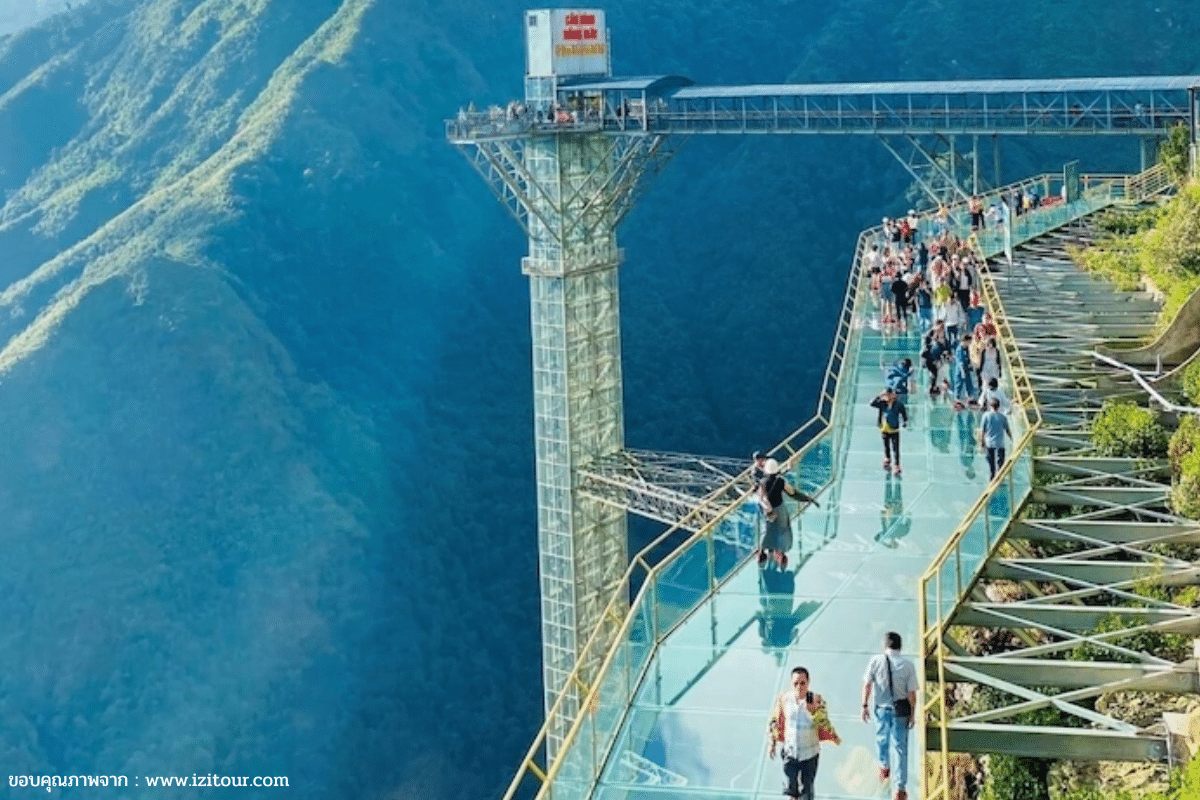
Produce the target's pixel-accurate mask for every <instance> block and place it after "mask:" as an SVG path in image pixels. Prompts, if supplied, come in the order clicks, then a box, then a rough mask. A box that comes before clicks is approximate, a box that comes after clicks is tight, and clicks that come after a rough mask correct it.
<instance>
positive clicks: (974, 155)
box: [879, 134, 998, 208]
mask: <svg viewBox="0 0 1200 800" xmlns="http://www.w3.org/2000/svg"><path fill="white" fill-rule="evenodd" d="M879 141H880V142H882V143H883V146H884V147H885V148H886V149H887V151H888V152H889V153H891V154H892V156H893V157H894V158H895V159H896V160H897V161H899V162H900V164H901V166H903V167H904V169H905V170H906V171H907V172H908V174H909V175H911V176H912V179H913V180H914V181H915V182H916V184H917V186H918V187H920V189H921V191H923V192H924V193H925V196H926V197H928V198H929V200H931V201H932V205H933V207H935V208H937V207H939V206H944V207H946V208H949V207H951V206H952V205H954V204H955V203H957V202H959V201H962V200H966V199H968V198H969V197H970V196H971V195H974V194H980V193H981V192H986V191H988V190H989V189H991V188H992V184H991V183H990V182H988V181H987V180H986V179H984V178H983V176H982V175H981V174H980V170H979V137H978V136H975V137H972V142H971V144H972V148H971V150H970V151H969V154H968V155H964V154H963V153H962V152H961V151H960V150H959V149H958V148H957V147H956V146H955V137H954V136H953V135H943V134H935V135H933V136H926V137H917V136H914V135H912V134H905V135H903V136H885V135H883V134H880V136H879ZM997 158H998V156H997Z"/></svg>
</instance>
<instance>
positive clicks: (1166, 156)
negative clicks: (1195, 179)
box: [1158, 125, 1190, 183]
mask: <svg viewBox="0 0 1200 800" xmlns="http://www.w3.org/2000/svg"><path fill="white" fill-rule="evenodd" d="M1189 145H1190V142H1189V141H1188V127H1187V125H1176V126H1175V127H1173V128H1171V131H1170V133H1168V134H1167V138H1166V139H1163V141H1162V142H1161V143H1160V144H1159V146H1158V162H1159V163H1160V164H1162V165H1163V166H1165V167H1166V168H1167V171H1168V172H1170V173H1171V178H1172V179H1173V180H1174V181H1175V182H1176V183H1183V182H1184V181H1186V180H1187V177H1188V174H1187V173H1188V160H1189V150H1190V146H1189Z"/></svg>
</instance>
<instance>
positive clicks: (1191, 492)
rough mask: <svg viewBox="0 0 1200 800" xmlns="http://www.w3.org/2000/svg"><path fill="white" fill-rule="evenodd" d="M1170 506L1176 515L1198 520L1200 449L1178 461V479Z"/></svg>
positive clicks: (1199, 508)
mask: <svg viewBox="0 0 1200 800" xmlns="http://www.w3.org/2000/svg"><path fill="white" fill-rule="evenodd" d="M1171 505H1172V506H1173V507H1174V508H1175V513H1176V514H1179V515H1181V516H1184V517H1190V518H1191V519H1200V449H1197V450H1193V451H1192V452H1190V453H1188V454H1187V455H1186V456H1184V457H1183V458H1182V459H1180V470H1179V478H1178V479H1177V480H1176V481H1175V488H1174V489H1173V490H1172V492H1171Z"/></svg>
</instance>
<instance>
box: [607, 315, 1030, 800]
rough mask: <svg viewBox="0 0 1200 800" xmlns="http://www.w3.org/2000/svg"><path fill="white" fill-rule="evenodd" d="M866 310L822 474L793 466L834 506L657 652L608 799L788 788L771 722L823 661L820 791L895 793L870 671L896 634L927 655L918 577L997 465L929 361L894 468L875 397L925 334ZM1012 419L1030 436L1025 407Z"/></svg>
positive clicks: (825, 505)
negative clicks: (991, 464) (792, 689)
mask: <svg viewBox="0 0 1200 800" xmlns="http://www.w3.org/2000/svg"><path fill="white" fill-rule="evenodd" d="M859 305H860V310H858V311H856V318H855V320H854V323H853V324H854V326H855V327H856V328H857V330H856V335H857V338H858V342H857V346H856V347H855V346H853V345H852V346H851V349H850V352H849V353H848V358H847V361H846V363H845V364H844V365H843V370H842V374H841V380H840V383H841V385H842V390H841V391H840V393H839V397H838V400H837V402H838V407H837V408H836V411H835V413H834V415H833V420H834V423H833V427H834V430H833V431H832V432H831V435H830V437H829V441H830V442H832V444H831V445H830V446H829V448H828V451H827V453H826V456H825V458H824V462H825V464H824V468H823V471H824V472H825V475H823V476H817V478H816V479H815V480H814V479H813V478H812V476H808V475H806V474H805V463H804V462H803V461H802V462H801V465H800V466H799V468H798V469H797V470H796V471H793V472H792V473H791V474H790V477H791V479H792V482H793V483H794V484H795V483H798V484H799V485H801V486H804V487H806V488H807V487H809V486H812V485H814V484H819V483H824V482H825V481H824V480H822V478H825V477H828V478H829V481H828V484H827V485H826V486H825V488H824V490H823V491H822V493H821V495H820V496H819V498H818V499H819V502H820V503H821V507H820V508H817V507H814V506H809V507H808V508H807V509H806V510H805V511H804V513H803V514H802V515H797V519H794V520H793V531H795V533H796V534H797V535H796V536H795V537H794V538H795V540H796V541H795V542H794V543H793V547H792V551H791V552H790V553H789V564H788V569H787V570H780V569H779V568H778V567H776V566H774V565H770V566H768V567H766V568H762V567H759V566H757V565H756V564H754V563H753V562H752V561H751V562H748V563H747V564H746V565H745V566H743V567H742V568H741V569H739V570H738V571H737V573H736V574H735V575H733V576H732V577H731V578H730V580H729V581H728V582H727V583H726V584H725V585H724V586H723V587H722V588H721V589H720V590H719V591H718V592H717V593H716V594H715V595H714V597H713V598H712V599H711V600H710V601H708V602H707V603H705V604H703V605H702V606H701V607H700V608H699V609H698V610H697V611H696V612H695V613H693V614H692V615H691V616H690V617H689V618H688V619H687V620H686V622H684V623H683V624H682V625H681V626H680V627H679V628H678V629H677V630H675V631H674V632H673V633H672V634H671V635H670V636H669V637H668V638H667V639H666V640H665V641H664V642H663V644H662V645H661V646H660V648H659V650H658V652H657V654H656V655H655V656H654V657H653V660H652V663H651V664H650V668H649V671H648V673H647V677H646V680H645V681H644V683H643V685H642V687H641V689H640V691H639V692H638V694H637V695H636V699H635V701H634V703H633V704H632V707H631V709H630V714H629V716H628V717H627V718H626V721H625V723H624V725H623V728H622V730H621V731H620V733H619V735H618V738H617V741H616V746H615V747H614V749H613V751H612V757H611V758H610V759H609V763H608V765H607V767H606V769H605V772H604V774H603V776H602V778H601V781H600V784H599V787H598V792H597V795H596V796H597V797H599V798H602V800H615V799H616V798H630V799H631V800H633V799H644V800H665V798H667V797H670V798H692V797H694V798H738V799H739V800H743V799H744V798H755V797H779V796H781V793H782V788H783V771H782V767H781V764H780V762H779V761H778V760H771V759H769V758H768V757H767V738H766V730H767V723H768V717H769V714H770V710H771V706H772V703H773V701H774V698H775V696H776V694H777V693H778V692H780V691H782V690H783V689H784V688H785V687H786V686H789V685H790V673H791V670H792V668H793V667H795V666H803V667H806V668H807V669H808V670H809V671H810V673H811V676H812V686H813V690H814V691H816V692H817V693H819V694H821V695H823V696H824V698H825V700H826V703H827V704H828V707H829V712H830V718H831V719H832V721H833V723H834V725H835V727H836V728H837V730H838V733H839V735H840V736H841V737H842V744H841V745H840V746H836V745H832V744H830V743H828V742H826V743H823V744H822V750H821V760H820V764H819V770H818V774H817V780H816V789H817V796H818V797H820V798H882V797H890V796H894V785H889V784H882V783H880V781H879V779H878V775H877V764H876V756H875V748H874V725H873V723H864V722H862V720H861V718H860V716H859V715H860V706H861V691H862V675H863V671H864V670H865V668H866V664H867V661H868V660H869V659H870V657H871V656H872V655H874V654H875V653H877V652H880V650H881V649H882V641H883V636H884V634H885V633H886V632H887V631H889V630H895V631H897V632H898V633H900V634H901V636H902V637H903V640H904V653H905V655H908V656H909V657H911V658H913V659H914V660H917V659H916V654H917V652H918V650H919V647H918V628H917V625H918V606H917V585H918V579H919V578H920V576H921V574H922V573H923V572H924V571H925V569H926V568H927V567H928V565H929V563H930V561H931V560H932V558H933V557H934V556H935V555H936V554H937V553H938V551H939V550H940V549H941V547H942V546H943V544H944V543H945V542H946V540H947V538H948V537H949V536H950V534H951V533H952V532H953V531H954V529H955V528H956V526H957V525H958V524H959V523H960V521H961V520H962V519H963V517H964V515H965V514H966V512H967V511H968V510H969V509H970V508H971V506H972V505H973V504H974V503H975V501H976V500H977V499H978V497H979V494H980V491H981V490H982V489H983V488H984V487H985V485H986V484H987V482H988V468H987V463H986V460H985V458H984V454H983V452H982V451H981V450H980V449H979V448H978V447H977V444H976V437H977V425H978V420H979V416H980V415H979V412H978V411H971V410H963V411H957V412H956V411H955V410H954V408H953V406H952V405H951V404H950V403H949V401H947V400H945V399H944V398H942V397H930V396H929V395H928V394H927V393H926V389H927V388H928V373H925V372H923V371H922V372H921V373H919V374H918V375H917V387H916V391H915V392H914V393H913V394H912V395H910V400H909V403H908V411H909V427H908V429H907V430H905V431H903V432H902V434H901V452H902V460H903V473H902V475H901V476H898V477H892V476H890V475H889V474H888V473H885V471H884V470H883V469H882V443H881V441H880V436H879V432H878V429H877V427H876V411H875V409H873V408H871V407H870V406H869V403H870V401H871V400H872V399H873V398H874V397H875V396H876V395H878V394H879V392H880V391H881V390H882V388H883V381H884V372H885V369H886V367H887V366H890V365H891V364H892V363H894V362H895V361H896V360H897V359H899V358H902V357H905V356H909V357H911V358H912V359H913V362H914V364H918V365H919V364H920V359H919V357H918V353H919V351H920V347H921V345H920V334H919V332H917V331H912V330H910V331H909V332H908V333H907V334H884V333H881V332H880V331H879V330H878V325H877V319H876V316H875V312H874V310H873V309H872V308H871V301H870V299H869V298H863V301H862V302H860V304H859ZM864 306H865V307H866V308H863V307H864ZM1010 418H1011V422H1012V425H1013V433H1014V437H1017V438H1019V437H1020V435H1021V433H1022V432H1023V427H1022V426H1023V417H1022V415H1021V414H1019V413H1013V414H1011V415H1010ZM918 747H919V740H918V734H917V731H916V730H915V729H914V730H913V731H912V732H911V733H910V748H909V780H908V792H909V797H911V798H917V797H919V794H920V773H919V767H918V764H919V763H920V761H919V754H918ZM893 777H894V772H893Z"/></svg>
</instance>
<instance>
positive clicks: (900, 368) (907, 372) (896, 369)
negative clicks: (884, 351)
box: [885, 358, 913, 397]
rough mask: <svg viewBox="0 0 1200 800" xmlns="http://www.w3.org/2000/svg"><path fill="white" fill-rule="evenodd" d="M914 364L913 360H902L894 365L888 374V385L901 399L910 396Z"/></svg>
mask: <svg viewBox="0 0 1200 800" xmlns="http://www.w3.org/2000/svg"><path fill="white" fill-rule="evenodd" d="M912 373H913V362H912V359H911V358H902V359H900V360H899V361H897V362H896V363H895V364H893V365H892V366H891V367H890V368H889V369H888V372H887V377H886V379H885V380H886V383H887V385H888V388H889V389H892V390H893V391H895V392H896V394H898V395H900V396H901V397H903V396H905V395H907V394H908V392H909V389H910V388H911V384H912Z"/></svg>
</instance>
